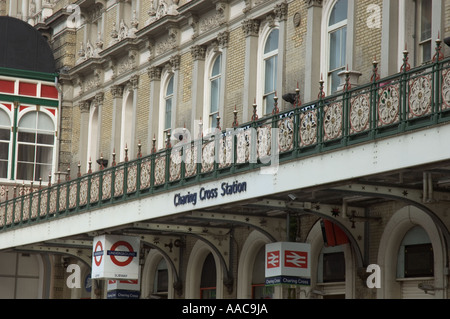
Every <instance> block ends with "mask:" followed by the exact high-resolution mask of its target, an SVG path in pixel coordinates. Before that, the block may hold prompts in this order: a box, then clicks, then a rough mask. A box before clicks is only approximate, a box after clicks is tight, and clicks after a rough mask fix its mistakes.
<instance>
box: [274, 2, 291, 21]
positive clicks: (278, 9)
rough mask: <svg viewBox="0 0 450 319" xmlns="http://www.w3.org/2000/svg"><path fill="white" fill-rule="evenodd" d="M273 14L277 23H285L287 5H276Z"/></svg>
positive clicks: (284, 3)
mask: <svg viewBox="0 0 450 319" xmlns="http://www.w3.org/2000/svg"><path fill="white" fill-rule="evenodd" d="M273 12H274V13H275V17H276V18H277V19H278V20H279V21H285V20H286V19H287V14H288V4H287V3H286V2H282V3H278V4H276V5H275V8H274V9H273Z"/></svg>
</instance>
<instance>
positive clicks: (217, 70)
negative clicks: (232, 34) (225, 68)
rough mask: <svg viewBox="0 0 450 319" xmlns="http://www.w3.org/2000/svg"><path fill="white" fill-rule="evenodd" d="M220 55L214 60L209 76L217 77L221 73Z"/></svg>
mask: <svg viewBox="0 0 450 319" xmlns="http://www.w3.org/2000/svg"><path fill="white" fill-rule="evenodd" d="M221 60H222V59H221V55H219V56H218V57H217V58H216V60H215V61H214V65H213V68H212V72H211V76H217V75H219V74H220V73H221V67H220V66H221V65H220V64H221Z"/></svg>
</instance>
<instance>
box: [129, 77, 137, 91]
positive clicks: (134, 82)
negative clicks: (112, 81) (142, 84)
mask: <svg viewBox="0 0 450 319" xmlns="http://www.w3.org/2000/svg"><path fill="white" fill-rule="evenodd" d="M130 84H131V88H132V89H133V90H137V89H138V88H139V75H137V74H134V75H132V76H131V78H130Z"/></svg>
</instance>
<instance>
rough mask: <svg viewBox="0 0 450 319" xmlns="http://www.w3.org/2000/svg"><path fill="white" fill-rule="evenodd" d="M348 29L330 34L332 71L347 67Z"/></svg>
mask: <svg viewBox="0 0 450 319" xmlns="http://www.w3.org/2000/svg"><path fill="white" fill-rule="evenodd" d="M346 42H347V28H346V27H344V28H341V29H339V30H336V31H334V32H331V33H330V70H335V69H337V68H340V67H343V66H345V54H346Z"/></svg>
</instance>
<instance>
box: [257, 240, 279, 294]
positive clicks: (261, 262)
mask: <svg viewBox="0 0 450 319" xmlns="http://www.w3.org/2000/svg"><path fill="white" fill-rule="evenodd" d="M265 254H266V247H265V246H262V247H261V248H260V249H259V251H258V254H257V255H256V258H255V263H254V264H253V272H252V299H272V298H273V293H274V289H273V286H266V285H265V279H266V274H265V271H266V268H265V264H266V258H265Z"/></svg>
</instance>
